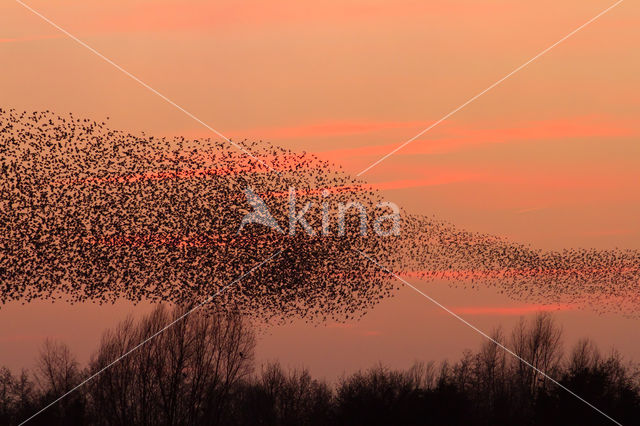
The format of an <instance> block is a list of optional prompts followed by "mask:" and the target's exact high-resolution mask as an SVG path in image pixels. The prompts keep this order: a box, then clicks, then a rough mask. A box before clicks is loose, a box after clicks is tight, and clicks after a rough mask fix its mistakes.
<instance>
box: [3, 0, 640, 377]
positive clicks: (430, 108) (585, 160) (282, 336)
mask: <svg viewBox="0 0 640 426" xmlns="http://www.w3.org/2000/svg"><path fill="white" fill-rule="evenodd" d="M612 3H613V2H606V1H600V0H598V1H596V0H581V1H578V0H571V1H565V2H552V1H550V0H543V1H538V2H533V1H530V2H518V3H514V2H510V1H490V2H484V3H482V4H479V3H478V2H475V1H471V0H455V1H444V0H442V1H441V0H438V1H435V2H414V1H404V0H403V1H399V2H385V1H379V0H371V1H354V0H348V1H334V0H332V1H328V2H318V3H314V4H313V5H311V4H309V3H301V2H294V1H284V0H278V1H269V2H267V1H250V2H246V3H243V4H242V5H239V4H238V3H237V2H231V1H226V0H225V1H219V2H215V3H211V2H205V1H202V0H189V1H177V0H163V1H154V2H151V1H142V0H135V1H126V2H125V1H124V0H115V1H111V2H99V1H97V0H87V1H83V2H76V1H70V0H65V1H58V2H46V1H44V0H32V1H29V2H28V4H30V5H31V6H33V7H34V8H36V9H37V10H39V11H41V12H42V13H43V14H45V15H46V16H48V17H49V18H51V19H52V20H54V21H55V22H56V23H58V24H59V25H61V26H63V27H64V28H65V29H67V30H68V31H69V32H71V33H73V34H75V35H77V36H78V37H81V38H82V39H83V40H85V41H86V42H87V43H89V44H90V45H92V46H93V47H95V48H96V49H98V50H99V51H100V52H102V53H103V54H105V55H106V56H107V57H109V58H110V59H112V60H114V61H115V62H117V63H118V64H120V65H121V66H122V67H124V68H125V69H127V70H128V71H130V72H132V73H133V74H135V75H136V76H138V77H139V78H140V79H142V80H143V81H145V82H146V83H148V84H150V85H151V86H153V87H154V88H156V89H157V90H159V91H160V92H162V93H163V94H165V95H167V96H169V97H170V98H171V99H173V100H174V101H176V102H177V103H179V104H180V105H181V106H183V107H185V108H186V109H188V110H189V111H191V112H192V113H194V114H195V115H196V116H198V117H199V118H201V119H202V120H204V121H205V122H207V123H208V124H210V125H212V126H213V127H215V128H216V129H217V130H219V131H220V132H222V133H223V134H225V135H227V136H230V137H233V138H234V139H243V138H256V139H264V140H269V141H271V142H272V143H275V144H279V145H282V146H284V147H287V148H291V149H294V150H297V151H303V150H304V151H306V152H313V153H317V154H318V155H320V156H321V157H323V158H328V159H331V160H332V161H335V162H337V163H340V164H342V165H343V166H344V169H345V170H346V171H349V172H353V173H357V172H359V171H360V170H362V169H363V168H364V167H366V166H367V165H368V164H370V163H371V162H373V161H374V160H375V159H376V158H378V157H380V156H382V155H384V154H386V153H387V152H389V151H391V150H392V149H393V148H395V147H396V146H398V145H399V144H401V143H402V142H404V141H406V140H408V139H409V138H411V137H412V136H414V135H415V134H416V133H418V132H419V131H420V130H422V129H423V128H425V127H427V126H429V125H430V124H431V123H433V122H435V121H436V120H438V119H440V118H441V117H442V116H444V115H445V114H446V113H448V112H449V111H451V110H452V109H454V108H455V107H457V106H458V105H460V104H462V103H463V102H465V101H466V100H467V99H469V98H470V97H471V96H473V95H475V94H476V93H478V92H480V91H481V90H482V89H484V88H485V87H487V86H489V85H490V84H491V83H493V82H494V81H496V80H498V79H499V78H501V77H503V76H504V75H506V74H507V73H508V72H510V71H511V70H513V69H514V68H515V67H517V66H518V65H520V64H521V63H523V62H525V61H526V60H528V59H529V58H531V57H532V56H534V55H535V54H537V53H538V52H539V51H541V50H542V49H544V48H546V47H547V46H549V45H550V44H552V43H554V42H555V41H557V40H558V39H560V38H561V37H563V36H564V35H566V34H567V33H568V32H570V31H571V30H573V29H575V28H576V27H578V26H579V25H581V24H582V23H584V22H585V21H586V20H588V19H590V18H591V17H593V16H594V15H596V14H597V13H598V12H599V11H601V10H603V9H605V8H606V7H608V6H609V5H610V4H612ZM639 20H640V7H639V6H638V4H637V3H634V2H624V3H623V4H621V5H620V6H619V7H618V8H616V9H614V10H612V11H611V12H610V13H608V14H607V15H605V16H603V17H602V18H601V19H600V20H598V21H597V22H595V23H593V24H592V25H591V26H589V27H587V28H585V29H584V30H583V31H581V32H579V33H578V34H576V35H575V36H574V37H572V38H571V39H569V40H567V41H566V42H565V43H563V44H561V45H560V46H558V47H557V48H555V49H553V50H552V51H551V52H549V53H548V54H547V55H545V56H544V57H542V58H540V59H539V60H538V61H536V62H534V63H533V64H531V65H530V66H528V67H527V68H525V69H523V70H522V71H521V72H520V73H518V74H516V75H514V76H513V77H512V78H510V79H509V80H507V81H505V82H504V83H503V84H501V85H500V86H498V87H496V88H495V89H493V90H492V91H491V92H489V93H487V94H486V95H484V96H483V97H481V98H480V99H478V100H477V101H475V102H474V103H472V104H471V105H469V106H468V107H466V108H465V109H464V110H462V111H460V112H459V113H457V114H455V115H454V116H453V117H451V118H450V119H449V120H446V121H445V122H443V123H442V124H441V125H440V126H438V127H436V128H434V129H433V131H431V132H429V133H427V134H425V135H424V136H423V137H421V138H419V139H418V140H416V141H414V142H413V143H412V144H410V145H409V146H407V147H406V148H405V149H403V150H402V151H400V152H398V153H397V154H396V155H394V156H393V157H391V158H389V159H388V160H387V161H385V162H383V163H382V164H380V165H379V166H377V167H376V168H374V169H372V170H371V171H370V172H369V173H368V174H366V175H365V176H363V177H364V178H366V179H367V180H368V181H369V182H371V184H372V185H373V186H374V187H376V188H378V189H381V190H383V192H384V195H385V197H386V198H387V199H389V200H393V201H395V202H397V203H398V204H400V205H402V206H403V207H404V208H406V209H407V210H408V211H410V212H414V213H420V214H425V215H432V214H436V215H437V216H438V217H441V218H444V219H447V220H449V221H451V222H453V223H455V224H457V225H459V226H461V227H464V228H466V229H469V230H473V231H479V232H488V233H493V234H496V235H500V236H506V237H509V238H512V239H514V240H516V241H519V242H524V243H530V244H532V245H534V246H536V247H541V248H562V247H575V246H588V247H596V248H607V247H616V246H618V247H629V248H639V245H638V243H639V242H640V226H639V225H638V217H640V191H638V187H639V185H640V167H639V166H640V145H639V144H638V136H639V134H640V125H639V124H638V123H639V121H638V119H637V118H638V114H639V113H640V102H639V100H640V97H639V96H638V93H640V78H639V77H638V76H640V60H639V57H638V55H634V54H633V52H635V51H636V50H637V46H636V45H637V40H639V39H640V25H638V22H639ZM0 28H1V30H0V57H1V58H2V64H3V66H2V69H0V76H2V78H0V94H1V95H2V96H1V99H2V101H1V102H2V105H0V106H1V107H3V108H10V107H13V108H17V109H25V110H37V109H49V110H54V111H57V112H60V113H66V112H73V113H74V114H77V115H84V116H87V117H91V118H95V119H104V118H106V117H107V116H108V117H110V120H109V122H110V126H112V127H115V128H121V129H125V130H130V131H134V132H136V131H142V130H144V131H145V132H146V133H147V134H157V135H175V134H182V135H188V136H193V137H206V136H207V131H206V130H203V129H202V127H200V126H199V125H198V124H197V123H195V122H194V121H193V120H191V119H190V118H188V117H186V116H185V115H184V114H182V113H181V112H180V111H178V110H176V109H175V108H173V107H171V106H170V105H168V104H167V103H166V102H164V101H163V100H162V99H160V98H159V97H157V96H155V95H154V94H152V93H150V92H149V91H147V90H146V89H144V88H143V87H141V86H139V85H138V84H137V83H135V82H134V81H132V80H130V79H129V78H128V77H126V76H125V75H123V74H122V73H120V72H119V71H118V70H116V69H114V68H113V67H112V66H110V65H109V64H107V63H105V62H103V61H102V60H100V59H99V58H97V57H96V56H95V55H93V54H92V53H91V52H89V51H88V50H86V49H84V48H82V47H81V46H78V45H77V44H76V43H74V42H73V41H71V40H69V39H68V38H66V37H64V36H61V35H60V34H59V33H58V32H57V31H56V30H55V29H54V28H52V27H51V26H49V25H48V24H46V23H45V22H43V21H42V20H40V19H39V18H38V17H36V16H34V15H33V14H31V13H30V12H29V11H27V10H26V9H24V8H22V7H21V6H20V5H19V4H17V3H15V2H3V3H2V5H0ZM212 137H215V135H212ZM421 285H423V286H424V287H425V288H426V289H429V291H433V292H434V294H435V295H437V296H438V297H440V298H442V300H443V301H444V302H446V303H447V304H448V306H451V307H452V308H453V309H454V310H455V311H456V312H459V313H460V314H461V315H468V316H470V318H472V319H473V320H474V321H476V320H477V321H478V322H479V325H480V326H481V327H482V328H483V329H485V330H490V329H491V328H492V327H493V326H495V325H497V324H500V323H503V322H505V321H506V322H505V324H507V325H508V324H509V323H510V322H509V321H511V322H513V321H515V319H516V318H517V316H519V315H527V314H530V313H532V312H533V311H535V310H539V309H542V310H545V309H551V308H549V307H538V306H532V305H523V304H518V303H515V302H514V301H511V300H509V299H506V298H504V297H502V296H501V295H499V294H497V293H496V292H495V291H493V290H492V289H479V290H474V291H471V292H465V291H462V290H460V289H452V288H449V287H448V286H446V284H442V283H430V284H424V283H421ZM444 302H443V303H444ZM557 308H560V309H559V310H560V312H559V313H558V317H559V318H561V319H562V322H563V324H564V325H565V329H566V332H567V334H568V335H569V336H570V338H577V337H579V336H582V335H584V334H586V333H588V334H591V335H592V336H593V337H595V338H596V339H598V341H599V342H601V344H602V345H605V346H606V345H615V346H617V347H619V348H620V349H623V350H624V353H625V354H627V355H629V356H635V357H636V359H640V345H638V344H637V343H634V342H637V339H633V338H632V337H633V336H634V334H633V333H634V330H635V329H637V324H638V321H637V320H633V319H629V318H626V317H623V316H621V315H616V314H615V313H612V314H608V315H605V316H599V315H598V314H595V313H593V312H590V311H588V310H578V309H572V308H569V307H567V306H558V307H557ZM147 309H148V306H145V305H142V306H138V307H135V308H132V307H131V306H130V305H129V304H126V303H120V304H117V305H115V306H106V307H98V306H96V305H91V304H87V305H84V306H69V305H65V304H61V303H57V304H54V305H51V304H45V303H35V304H32V305H29V306H22V305H19V304H16V303H12V304H9V305H5V306H2V307H0V324H2V325H4V327H1V329H0V364H8V365H11V366H12V367H18V366H19V365H21V363H23V362H24V360H25V359H28V358H29V357H31V356H32V354H34V353H35V348H36V347H37V345H38V344H39V343H40V341H41V340H42V337H43V336H45V335H59V336H60V338H62V339H67V340H68V341H69V342H70V344H71V345H72V348H73V349H75V350H77V351H78V352H79V353H81V354H83V355H82V356H84V357H86V356H87V355H88V353H89V351H90V348H91V347H92V346H93V345H95V343H96V342H97V341H98V340H97V339H98V337H97V336H98V335H99V333H100V332H101V331H102V329H103V328H104V327H106V326H109V325H111V324H114V323H115V322H117V321H118V320H119V319H120V318H123V317H124V316H125V315H126V313H127V312H129V311H133V312H143V311H145V310H147ZM436 311H437V308H436V307H434V306H433V305H430V304H429V303H428V301H426V300H424V299H418V298H416V297H415V295H412V294H410V293H407V292H405V291H401V292H400V293H399V294H398V296H397V297H395V298H393V299H391V300H389V301H385V302H384V303H383V304H382V305H381V306H379V307H378V308H376V309H374V310H373V311H372V312H371V313H370V314H368V315H367V316H365V318H364V319H363V320H362V321H360V322H357V323H352V324H348V326H347V327H345V328H341V327H330V326H313V325H309V324H304V323H298V322H295V323H294V324H289V325H285V326H275V327H273V328H270V329H269V330H268V331H266V332H264V333H263V334H262V337H261V343H260V346H259V353H260V356H261V357H262V359H267V358H275V357H279V358H282V359H284V360H285V361H286V362H288V363H290V364H306V365H310V366H311V367H312V370H314V369H315V371H318V372H320V373H322V374H325V375H327V376H336V375H338V374H340V373H341V372H342V371H343V370H344V369H354V368H357V367H359V366H367V365H369V364H371V363H374V362H376V361H379V360H380V361H383V362H387V363H389V364H392V365H401V366H404V365H405V364H407V363H409V362H411V361H412V360H413V359H418V358H440V357H455V356H457V355H458V354H459V352H460V350H461V349H463V348H464V347H468V346H471V345H476V344H477V343H478V342H479V337H478V336H477V335H474V334H473V332H471V331H469V330H465V329H464V328H463V327H462V326H461V325H460V324H459V323H458V322H457V321H456V320H454V319H451V320H450V321H449V320H447V319H445V318H442V317H441V316H440V315H441V314H440V313H438V314H437V315H438V317H437V320H436V319H435V318H436V317H435V315H436V314H435V312H436ZM512 320H513V321H512ZM74 327H75V329H74ZM283 348H287V349H286V350H283ZM325 348H331V350H332V353H331V354H328V351H327V350H326V349H325Z"/></svg>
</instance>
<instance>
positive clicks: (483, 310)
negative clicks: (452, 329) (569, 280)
mask: <svg viewBox="0 0 640 426" xmlns="http://www.w3.org/2000/svg"><path fill="white" fill-rule="evenodd" d="M450 309H451V311H453V312H455V313H456V314H458V315H501V316H502V315H504V316H512V315H516V316H518V315H526V314H531V313H536V312H556V311H571V310H575V309H577V306H576V305H571V304H554V305H520V306H458V307H453V308H450Z"/></svg>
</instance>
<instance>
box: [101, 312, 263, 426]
mask: <svg viewBox="0 0 640 426" xmlns="http://www.w3.org/2000/svg"><path fill="white" fill-rule="evenodd" d="M185 309H186V308H175V309H173V310H172V311H169V310H167V309H166V308H165V307H164V306H159V307H157V308H156V309H154V311H153V312H151V314H149V315H148V316H146V317H145V318H143V319H142V320H141V321H139V322H138V323H134V322H133V320H131V319H128V320H126V321H124V322H122V323H121V324H120V325H119V326H118V327H116V329H115V330H112V331H109V332H107V333H105V334H104V336H103V339H102V343H101V345H100V348H99V350H98V352H97V353H96V354H95V355H94V356H93V359H92V362H91V370H92V371H98V370H100V369H102V368H103V367H104V366H106V365H108V364H109V363H110V362H112V361H113V360H115V359H118V358H119V357H121V356H122V355H123V354H125V353H126V352H127V351H129V350H130V349H131V348H133V347H135V346H136V345H138V344H139V342H142V341H144V340H145V339H147V338H148V337H150V336H152V335H154V334H155V333H157V332H158V331H160V330H162V329H163V328H164V327H165V326H166V325H167V324H169V323H171V322H172V321H174V320H176V319H178V318H179V317H180V316H182V315H183V314H184V313H185V312H186V311H185ZM254 347H255V336H254V334H253V332H252V331H251V329H250V328H249V327H248V325H247V324H246V323H245V321H244V320H243V319H242V318H241V316H240V315H239V314H237V313H229V312H225V313H217V312H212V311H206V310H202V311H196V312H193V313H191V314H190V315H188V316H186V317H184V318H183V319H181V320H179V321H178V322H176V323H175V324H174V325H172V326H171V327H170V328H168V329H166V330H165V331H163V332H162V333H160V334H159V335H158V336H156V337H155V338H153V339H152V340H150V341H149V342H148V343H146V344H145V345H143V346H142V347H141V348H139V349H138V350H136V351H135V352H134V353H132V354H131V355H129V356H127V357H125V358H123V359H122V360H121V361H120V362H118V363H117V364H115V365H113V366H112V367H110V368H109V369H107V370H106V371H104V372H103V373H102V374H101V375H100V376H98V378H97V380H96V382H95V383H94V386H92V388H91V398H92V402H93V406H94V407H95V409H96V411H97V412H99V413H101V414H102V415H104V414H107V416H108V417H107V418H104V419H102V422H103V423H105V424H121V425H125V424H126V425H132V424H133V425H150V424H164V425H182V424H185V425H186V424H215V423H219V422H221V419H222V415H223V411H224V408H225V404H227V403H228V398H229V395H230V392H231V391H232V389H233V386H234V385H235V384H237V383H238V382H239V381H240V380H241V379H243V378H245V377H247V376H248V375H249V374H250V373H251V371H252V365H253V353H254Z"/></svg>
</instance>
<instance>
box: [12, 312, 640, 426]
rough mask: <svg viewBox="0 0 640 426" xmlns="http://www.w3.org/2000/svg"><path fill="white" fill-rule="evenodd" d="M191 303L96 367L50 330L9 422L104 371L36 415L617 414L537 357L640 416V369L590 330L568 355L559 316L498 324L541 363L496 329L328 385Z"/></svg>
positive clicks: (15, 391) (567, 419)
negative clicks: (262, 357) (487, 337)
mask: <svg viewBox="0 0 640 426" xmlns="http://www.w3.org/2000/svg"><path fill="white" fill-rule="evenodd" d="M185 312H186V311H185V310H184V309H181V308H178V309H174V310H168V309H167V308H165V307H162V306H160V307H158V308H156V309H155V310H154V311H153V312H152V313H151V314H150V315H148V316H146V317H144V318H143V319H141V320H140V321H137V322H136V321H133V320H132V319H128V320H126V321H124V322H123V323H121V324H120V325H119V326H118V327H116V328H115V329H113V330H109V331H107V332H106V333H105V334H104V335H103V338H102V341H101V343H100V346H99V348H98V349H97V351H96V352H95V354H94V355H93V356H92V358H91V361H90V362H89V364H88V365H87V366H86V367H85V368H81V367H80V365H79V364H78V362H77V361H76V360H75V358H74V357H73V355H72V354H71V352H70V351H69V349H68V348H67V347H66V346H65V345H64V344H61V343H57V342H53V341H49V340H48V341H46V342H45V344H44V345H43V347H42V350H41V352H40V354H39V357H38V360H37V366H36V368H35V369H34V370H33V371H32V372H28V371H22V372H21V373H19V374H17V375H14V374H12V373H11V372H10V371H9V370H8V369H6V368H2V369H0V424H2V425H11V424H19V423H20V422H22V421H24V420H26V419H27V418H29V417H30V416H32V415H33V414H34V413H36V412H38V411H39V410H41V409H42V408H43V407H45V406H47V405H48V404H49V403H51V402H53V401H55V400H56V399H57V398H58V397H60V396H61V395H63V394H65V393H66V392H68V391H70V390H72V389H74V387H75V386H77V385H78V384H80V383H81V382H82V381H83V380H85V379H86V378H88V377H91V376H92V375H94V374H96V373H99V374H97V375H96V376H95V377H94V378H93V379H91V380H90V381H89V382H87V383H86V384H84V385H82V386H80V387H79V388H78V389H77V390H75V391H73V392H71V393H70V394H69V395H68V396H66V397H65V398H63V399H61V400H60V401H59V402H56V403H55V404H54V405H52V406H51V407H50V408H48V409H47V410H45V411H43V412H42V413H40V414H39V415H37V416H36V417H34V418H33V419H31V420H30V422H29V423H28V424H34V425H38V424H40V425H75V424H78V425H81V424H88V425H238V426H244V425H247V426H248V425H378V424H379V425H383V424H384V425H462V424H464V425H469V424H478V425H512V424H522V425H538V424H539V425H567V424H580V425H599V424H607V423H611V421H610V420H608V419H607V418H606V417H605V416H604V415H603V414H601V413H598V412H597V411H596V410H595V409H594V408H592V407H589V406H588V405H587V404H586V403H585V402H583V401H580V400H579V399H578V398H577V397H576V396H575V395H572V394H571V393H569V392H568V391H567V390H566V389H563V388H562V387H560V386H558V384H556V383H553V382H552V381H550V380H549V379H548V378H547V377H545V376H544V375H543V374H541V373H540V372H539V371H537V370H536V369H538V370H540V371H544V372H546V373H547V374H548V375H549V376H550V377H553V378H554V379H555V380H557V381H558V382H559V383H560V384H561V385H562V386H564V387H566V388H567V389H570V390H571V391H572V392H574V393H575V394H576V395H579V396H580V397H581V398H584V400H586V401H588V402H589V403H591V404H593V405H594V406H595V407H597V408H598V409H599V410H602V411H603V412H604V413H606V415H608V416H610V417H611V418H613V419H615V420H616V421H618V422H621V423H622V424H638V422H639V419H640V382H639V375H638V369H637V368H636V367H635V366H634V365H632V364H630V363H626V362H624V361H623V360H622V358H621V356H620V355H619V354H618V353H616V352H615V351H611V352H610V353H608V354H607V355H602V354H601V353H600V351H599V350H598V349H597V347H596V346H595V344H594V343H593V342H591V341H589V340H581V341H580V342H578V344H577V345H576V346H575V347H573V348H572V349H571V350H570V351H568V352H567V353H566V354H565V352H564V351H563V349H562V333H561V329H560V328H559V327H558V326H557V325H556V324H555V323H554V320H553V318H552V316H550V315H548V314H540V315H538V316H536V317H535V318H533V319H531V320H530V321H524V320H521V321H520V323H518V325H517V326H516V327H515V328H514V329H513V330H512V331H511V332H510V333H508V334H507V333H504V332H503V331H502V330H501V329H497V330H496V331H495V332H494V333H493V338H494V339H495V340H496V341H498V342H501V343H503V342H504V344H505V346H507V347H509V348H511V349H512V350H513V351H514V352H515V353H516V354H518V356H520V357H522V358H523V359H524V360H526V361H527V363H529V364H530V365H526V364H525V363H523V362H521V361H519V360H517V359H516V358H515V357H513V356H512V355H510V354H507V353H505V351H504V350H503V349H502V348H500V347H498V346H497V345H496V344H495V343H492V342H489V341H487V342H486V343H484V344H483V345H482V346H481V348H480V349H479V350H478V351H477V352H471V351H467V352H465V353H464V354H463V355H462V357H461V359H460V360H459V361H457V362H454V363H450V362H446V361H445V362H442V363H439V364H436V363H434V362H428V363H417V364H415V365H414V366H413V367H411V368H410V369H408V370H405V371H397V370H392V369H389V368H386V367H384V366H376V367H373V368H371V369H369V370H366V371H361V372H358V373H355V374H352V375H349V376H346V377H344V378H342V379H340V380H339V381H338V382H337V383H336V384H335V386H330V385H328V384H327V383H326V382H324V381H321V380H317V379H314V378H313V377H312V376H311V375H310V374H309V372H308V371H307V370H304V369H303V370H290V371H285V370H283V368H281V366H280V365H279V364H277V363H275V364H269V365H266V366H262V367H260V368H256V367H255V366H254V363H255V361H254V348H255V335H254V332H253V330H252V328H251V327H250V326H249V324H248V323H247V322H245V321H244V320H243V319H242V318H241V316H240V315H238V314H235V313H224V314H219V313H212V312H205V311H197V312H194V313H193V314H191V315H188V316H186V317H184V318H182V319H179V318H180V317H181V316H182V315H183V314H184V313H185ZM174 320H178V321H176V323H175V324H174V325H172V326H171V327H169V328H167V329H166V330H163V329H164V328H165V326H166V325H167V324H169V323H171V322H172V321H174ZM152 336H155V337H153V338H152V339H151V340H149V342H148V343H146V344H144V345H142V346H140V347H139V348H137V349H136V347H137V346H138V344H139V343H140V342H141V341H144V340H145V339H147V338H149V337H152ZM133 349H135V350H133ZM132 350H133V351H132ZM130 351H132V352H131V353H129V352H130ZM127 354H128V355H127ZM125 355H126V356H125ZM120 358H121V359H120ZM118 359H119V361H118V362H116V363H114V364H112V365H111V363H112V362H113V361H114V360H118ZM531 366H533V367H535V368H536V369H534V368H531Z"/></svg>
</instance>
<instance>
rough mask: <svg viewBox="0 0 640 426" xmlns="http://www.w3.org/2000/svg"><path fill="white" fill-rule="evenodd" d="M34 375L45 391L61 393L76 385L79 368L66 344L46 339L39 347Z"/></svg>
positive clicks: (54, 393) (55, 393)
mask: <svg viewBox="0 0 640 426" xmlns="http://www.w3.org/2000/svg"><path fill="white" fill-rule="evenodd" d="M35 377H36V380H37V382H38V384H39V385H40V387H41V388H42V389H43V390H44V391H45V392H51V393H52V394H53V395H61V394H63V393H64V392H67V391H68V390H69V389H71V388H72V387H73V386H75V385H76V383H77V382H78V379H79V378H80V370H79V367H78V362H77V361H76V359H75V357H74V356H73V355H72V354H71V351H70V350H69V347H68V346H67V345H66V344H64V343H62V342H56V341H54V340H51V339H47V340H45V341H44V344H43V345H42V349H40V356H39V358H38V361H37V364H36V374H35Z"/></svg>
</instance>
